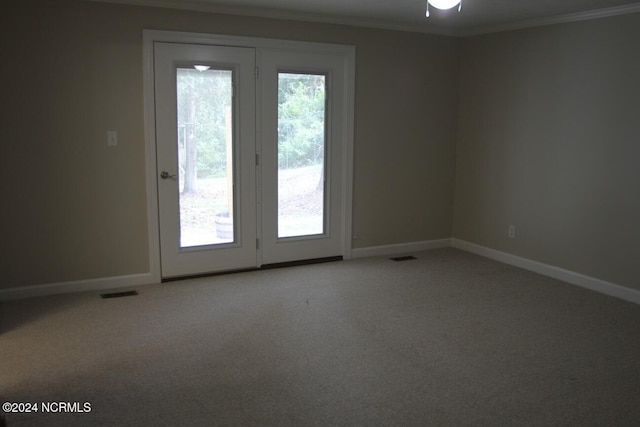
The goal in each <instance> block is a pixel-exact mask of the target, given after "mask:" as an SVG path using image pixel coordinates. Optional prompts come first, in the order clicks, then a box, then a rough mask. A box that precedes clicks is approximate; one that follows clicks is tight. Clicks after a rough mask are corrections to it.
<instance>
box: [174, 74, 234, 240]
mask: <svg viewBox="0 0 640 427" xmlns="http://www.w3.org/2000/svg"><path fill="white" fill-rule="evenodd" d="M176 79H177V114H178V117H177V118H178V120H177V122H178V129H177V132H178V138H177V141H178V171H179V173H178V180H179V185H178V188H179V192H180V197H179V204H180V247H182V248H184V247H192V246H203V245H215V244H224V243H231V242H234V240H235V239H234V227H233V217H234V216H233V207H234V201H233V197H234V193H233V148H232V147H233V125H232V124H233V117H232V114H233V113H232V111H233V108H232V107H233V71H231V70H225V69H213V68H211V67H208V66H202V65H196V66H195V67H188V68H187V67H185V68H178V69H177V70H176Z"/></svg>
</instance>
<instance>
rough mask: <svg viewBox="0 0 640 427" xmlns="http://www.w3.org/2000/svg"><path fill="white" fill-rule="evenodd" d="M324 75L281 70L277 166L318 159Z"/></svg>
mask: <svg viewBox="0 0 640 427" xmlns="http://www.w3.org/2000/svg"><path fill="white" fill-rule="evenodd" d="M325 99H326V91H325V76H323V75H311V74H280V78H279V84H278V166H279V168H280V169H290V168H297V167H302V166H309V165H315V164H318V163H321V162H322V161H323V158H324V138H325Z"/></svg>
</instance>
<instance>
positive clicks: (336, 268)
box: [0, 249, 640, 427]
mask: <svg viewBox="0 0 640 427" xmlns="http://www.w3.org/2000/svg"><path fill="white" fill-rule="evenodd" d="M413 255H415V256H416V257H417V258H418V259H416V260H411V261H404V262H393V261H390V260H388V259H386V258H369V259H359V260H351V261H342V262H334V263H328V264H317V265H308V266H301V267H291V268H283V269H274V270H265V271H256V272H248V273H239V274H232V275H225V276H217V277H210V278H201V279H194V280H187V281H181V282H171V283H165V284H162V285H155V286H147V287H138V288H136V290H137V291H138V292H139V295H137V296H131V297H125V298H114V299H101V298H100V297H99V293H84V294H73V295H62V296H53V297H46V298H37V299H30V300H21V301H13V302H5V303H3V304H2V305H1V306H0V307H1V316H2V317H1V319H2V324H1V326H2V334H0V400H2V401H3V402H4V401H9V402H32V403H33V402H37V403H41V402H72V403H73V402H79V403H80V405H83V404H84V403H85V402H87V403H89V404H90V409H91V411H90V412H88V413H87V412H84V413H48V414H43V413H42V412H41V411H40V412H39V413H37V414H33V413H32V414H13V413H12V414H5V418H6V423H7V425H8V426H9V427H14V426H217V425H234V426H391V425H399V426H638V425H640V306H638V305H634V304H632V303H628V302H624V301H621V300H617V299H614V298H612V297H608V296H604V295H600V294H597V293H594V292H591V291H587V290H584V289H581V288H578V287H575V286H572V285H568V284H565V283H563V282H559V281H557V280H553V279H549V278H545V277H543V276H539V275H536V274H533V273H530V272H526V271H523V270H519V269H516V268H513V267H509V266H506V265H503V264H500V263H497V262H494V261H490V260H487V259H484V258H481V257H478V256H475V255H472V254H468V253H465V252H462V251H459V250H456V249H442V250H434V251H427V252H421V253H416V254H413Z"/></svg>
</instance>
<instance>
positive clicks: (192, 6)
mask: <svg viewBox="0 0 640 427" xmlns="http://www.w3.org/2000/svg"><path fill="white" fill-rule="evenodd" d="M85 1H93V2H101V3H117V4H125V5H131V6H146V7H160V8H167V9H180V10H188V11H196V12H206V13H216V14H224V15H239V16H250V17H258V18H270V19H282V20H292V21H303V22H316V23H323V24H335V25H348V26H355V27H364V28H378V29H385V30H393V31H407V32H415V33H424V34H436V35H443V36H453V37H470V36H477V35H483V34H490V33H499V32H503V31H513V30H521V29H526V28H533V27H542V26H548V25H554V24H563V23H569V22H578V21H587V20H592V19H599V18H607V17H612V16H618V15H627V14H632V13H639V12H640V2H637V3H633V4H629V5H624V6H617V7H610V8H604V9H597V10H593V11H587V12H578V13H569V14H565V15H556V16H550V17H546V18H540V19H530V20H523V21H517V22H513V23H508V24H503V25H487V26H478V27H472V28H458V29H455V28H446V27H441V26H435V25H433V24H430V23H426V22H425V25H421V24H411V23H401V22H397V21H386V20H379V19H370V18H360V17H355V16H337V15H327V14H318V13H309V12H295V11H283V10H273V9H264V8H253V7H237V6H220V5H215V4H211V3H208V2H205V1H198V0H85Z"/></svg>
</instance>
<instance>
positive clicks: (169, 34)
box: [142, 30, 355, 283]
mask: <svg viewBox="0 0 640 427" xmlns="http://www.w3.org/2000/svg"><path fill="white" fill-rule="evenodd" d="M142 35H143V73H144V74H143V89H144V130H145V168H146V191H147V224H148V235H149V236H148V237H149V271H150V275H151V280H152V281H153V282H154V283H157V282H160V281H161V279H162V277H161V263H160V224H159V220H158V185H157V179H156V177H157V165H156V122H155V109H154V104H155V92H154V85H155V81H154V69H153V67H154V66H153V63H154V55H153V46H154V43H156V42H167V43H185V44H189V43H191V44H206V45H218V46H232V47H250V48H255V49H256V50H259V49H261V48H264V49H286V50H291V51H307V52H308V51H316V52H332V53H341V54H343V55H344V56H345V58H346V63H345V70H344V72H345V80H346V81H345V83H346V85H345V93H344V96H345V106H344V107H345V108H344V117H343V119H344V124H345V126H344V145H343V153H342V154H343V159H344V165H343V177H344V179H343V184H342V185H343V188H342V190H343V191H342V197H343V200H342V205H343V212H342V215H343V236H342V254H341V255H342V257H343V258H344V259H350V258H351V252H352V243H351V234H352V229H353V226H352V217H353V208H352V206H353V202H352V200H353V136H354V109H355V102H354V98H355V47H354V46H349V45H338V44H328V43H315V42H298V41H291V40H279V39H268V38H255V37H242V36H228V35H218V34H202V33H189V32H176V31H161V30H143V34H142ZM258 96H259V95H258ZM256 102H259V99H256ZM256 105H258V104H256ZM257 131H258V132H259V129H257ZM256 137H257V138H256V141H259V140H260V138H259V135H256ZM258 231H260V227H258Z"/></svg>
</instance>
